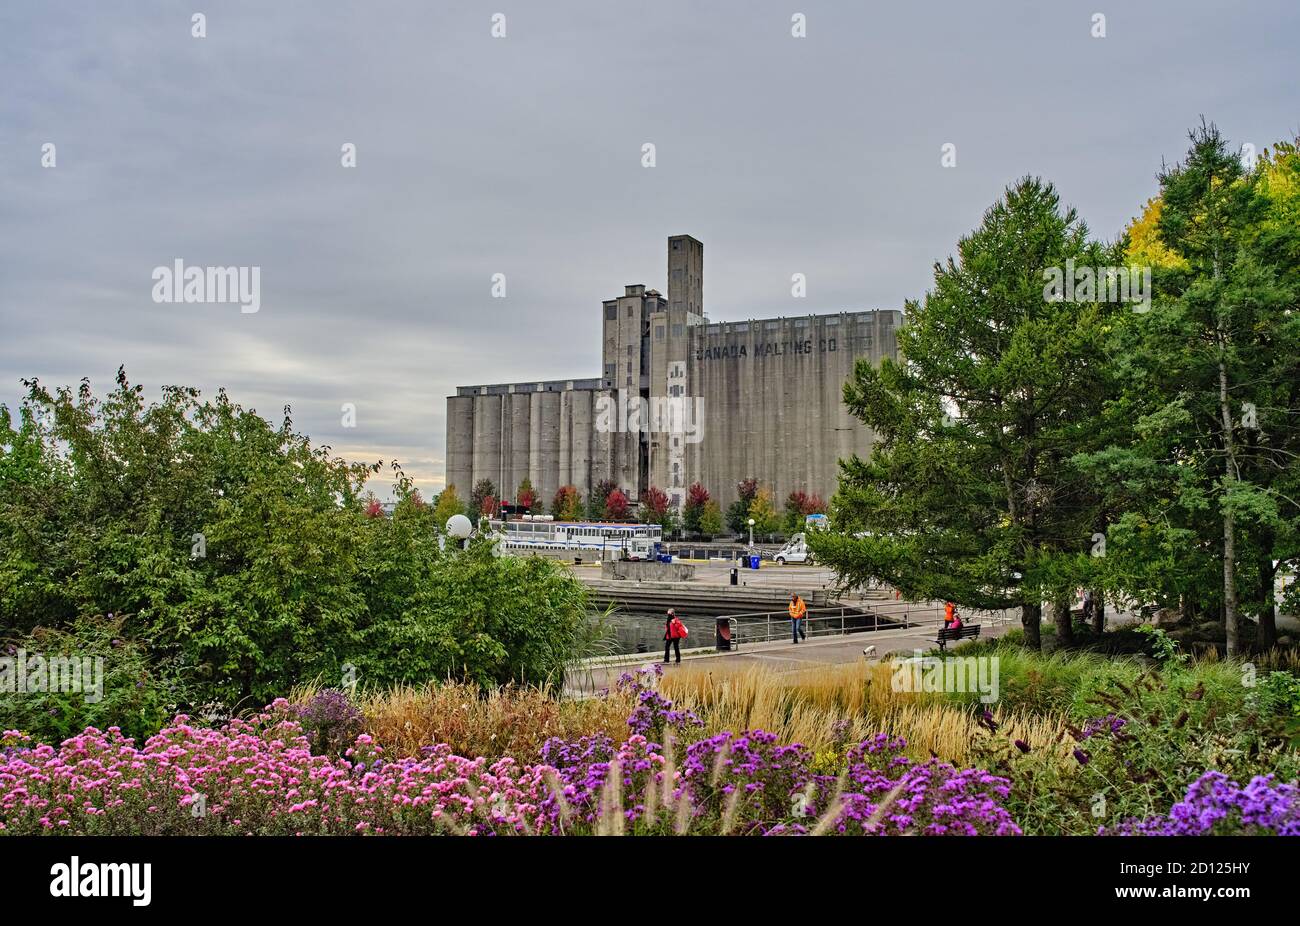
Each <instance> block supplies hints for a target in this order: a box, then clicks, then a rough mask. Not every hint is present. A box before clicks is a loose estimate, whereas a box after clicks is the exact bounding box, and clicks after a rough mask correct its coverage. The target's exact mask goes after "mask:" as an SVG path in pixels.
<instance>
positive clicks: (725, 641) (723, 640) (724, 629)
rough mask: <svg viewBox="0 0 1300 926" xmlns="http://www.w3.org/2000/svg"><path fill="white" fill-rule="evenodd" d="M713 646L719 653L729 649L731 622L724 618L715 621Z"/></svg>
mask: <svg viewBox="0 0 1300 926" xmlns="http://www.w3.org/2000/svg"><path fill="white" fill-rule="evenodd" d="M713 645H714V648H715V649H717V650H718V651H719V652H722V651H724V650H729V649H731V621H729V620H728V619H727V618H725V617H719V618H717V619H716V622H715V624H714V630H713Z"/></svg>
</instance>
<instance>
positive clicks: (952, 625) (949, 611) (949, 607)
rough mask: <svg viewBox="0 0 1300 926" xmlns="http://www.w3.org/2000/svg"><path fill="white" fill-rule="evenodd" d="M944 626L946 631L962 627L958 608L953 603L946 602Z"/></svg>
mask: <svg viewBox="0 0 1300 926" xmlns="http://www.w3.org/2000/svg"><path fill="white" fill-rule="evenodd" d="M943 626H944V629H945V630H957V629H958V628H960V627H961V617H960V616H959V615H958V614H957V608H956V606H955V605H953V603H952V602H951V601H949V602H946V603H945V604H944V606H943Z"/></svg>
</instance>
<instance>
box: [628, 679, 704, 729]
mask: <svg viewBox="0 0 1300 926" xmlns="http://www.w3.org/2000/svg"><path fill="white" fill-rule="evenodd" d="M663 671H664V670H663V667H662V666H659V665H658V664H656V665H654V666H652V667H648V668H645V669H639V670H637V672H636V674H635V675H634V674H632V673H630V672H625V673H623V674H622V675H621V676H619V679H618V682H617V688H618V690H619V691H622V692H630V693H632V694H634V695H635V696H636V699H637V706H636V707H635V708H634V709H633V711H632V713H631V714H630V715H629V716H628V718H627V725H628V728H629V729H630V730H631V731H632V733H633V734H636V735H639V736H644V737H647V738H649V739H656V740H658V739H662V738H663V736H664V735H665V734H666V733H668V732H669V731H672V732H673V733H675V734H676V735H677V738H678V739H682V738H684V737H685V736H686V735H687V733H688V731H689V730H690V729H691V728H692V727H695V728H699V727H703V726H704V721H702V720H700V718H699V717H698V716H696V714H695V712H694V711H679V710H676V709H674V708H673V702H672V701H670V700H669V699H667V698H665V697H664V696H663V695H661V694H660V693H659V692H658V691H657V690H656V688H655V685H656V683H657V682H658V681H659V678H660V676H662V675H663Z"/></svg>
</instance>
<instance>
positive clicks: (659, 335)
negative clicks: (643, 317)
mask: <svg viewBox="0 0 1300 926" xmlns="http://www.w3.org/2000/svg"><path fill="white" fill-rule="evenodd" d="M663 339H664V326H663V325H655V340H657V341H662V340H663Z"/></svg>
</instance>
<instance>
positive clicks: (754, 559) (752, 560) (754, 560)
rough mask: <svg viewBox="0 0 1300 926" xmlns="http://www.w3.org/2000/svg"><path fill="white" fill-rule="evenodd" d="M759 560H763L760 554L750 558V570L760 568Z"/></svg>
mask: <svg viewBox="0 0 1300 926" xmlns="http://www.w3.org/2000/svg"><path fill="white" fill-rule="evenodd" d="M759 559H761V557H760V556H759V555H758V554H754V555H753V556H751V557H750V558H749V568H750V569H757V568H758V561H759Z"/></svg>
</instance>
